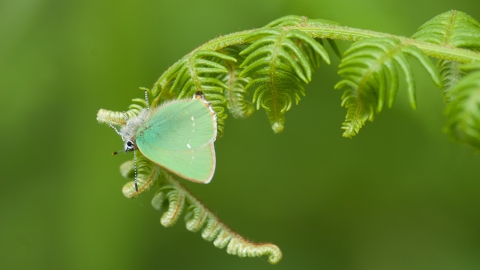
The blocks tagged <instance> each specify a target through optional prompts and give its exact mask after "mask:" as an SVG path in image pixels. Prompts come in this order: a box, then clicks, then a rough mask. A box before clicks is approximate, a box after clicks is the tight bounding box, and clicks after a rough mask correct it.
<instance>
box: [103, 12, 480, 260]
mask: <svg viewBox="0 0 480 270" xmlns="http://www.w3.org/2000/svg"><path fill="white" fill-rule="evenodd" d="M325 40H326V41H327V42H328V43H329V44H330V47H331V48H332V50H333V52H334V53H335V54H336V55H337V56H339V57H340V58H342V57H341V55H342V54H341V52H340V51H339V49H338V48H337V46H336V44H335V41H348V42H353V44H352V45H351V46H350V48H348V49H347V50H346V51H345V52H344V56H343V59H342V60H341V63H340V66H339V74H340V75H341V76H342V79H341V81H340V82H338V83H337V84H336V86H335V88H336V89H342V90H344V93H343V95H342V106H344V107H346V108H347V115H346V120H345V122H344V124H343V127H342V129H344V133H343V136H345V137H352V136H354V135H356V134H357V133H358V132H359V130H360V128H361V127H362V126H363V125H364V124H365V123H366V121H367V120H373V119H374V117H375V115H376V114H377V113H379V112H380V111H381V110H382V109H383V107H384V106H385V103H386V104H387V106H388V107H391V106H392V104H393V102H394V100H395V97H396V94H397V92H398V89H399V74H398V73H399V71H398V70H401V73H403V74H404V77H405V82H406V88H407V94H408V98H409V102H410V105H411V106H412V107H413V108H416V98H415V96H416V88H415V80H414V76H413V71H412V69H411V67H410V64H409V62H408V61H407V57H412V58H414V59H416V60H418V61H419V62H420V63H421V65H422V66H423V67H424V68H425V69H426V70H427V72H428V73H429V74H430V77H431V78H432V80H433V82H434V84H435V85H436V86H438V87H443V90H444V97H445V101H446V103H447V105H446V106H447V107H446V111H445V112H446V117H447V125H446V127H445V131H446V132H447V133H449V134H450V136H451V137H452V138H453V139H454V140H456V141H459V142H460V143H466V144H469V145H472V146H473V147H475V148H477V149H480V53H479V52H478V51H480V24H479V23H478V22H477V21H476V20H474V19H473V18H471V17H470V16H468V15H466V14H465V13H462V12H458V11H449V12H446V13H443V14H440V15H438V16H436V17H435V18H433V19H432V20H430V21H428V22H427V23H425V24H424V25H423V26H421V27H420V29H419V30H418V32H417V33H415V34H414V35H413V37H412V38H406V37H400V36H394V35H391V34H388V33H379V32H373V31H368V30H363V29H356V28H351V27H347V26H343V25H341V24H339V23H336V22H332V21H328V20H311V19H308V18H306V17H301V16H285V17H283V18H280V19H277V20H275V21H273V22H271V23H269V24H267V25H266V26H264V27H262V28H259V29H253V30H247V31H242V32H238V33H232V34H229V35H225V36H220V37H217V38H215V39H213V40H211V41H209V42H207V43H205V44H203V45H201V46H199V47H198V48H196V49H195V50H193V51H192V52H190V53H189V54H187V55H186V56H184V57H183V58H181V59H180V60H179V61H178V62H176V63H175V64H173V65H172V66H171V67H170V68H169V69H168V70H167V71H165V72H164V73H163V74H162V75H161V76H160V78H159V79H158V80H157V82H155V84H154V85H153V87H152V88H151V89H143V90H146V91H147V93H148V96H149V97H150V100H151V101H152V102H151V104H150V107H157V106H158V105H160V104H161V103H163V102H165V101H167V100H170V99H179V98H185V97H188V96H192V95H193V93H195V92H197V91H201V92H203V93H204V95H205V97H206V99H207V100H208V101H209V102H210V103H211V104H212V107H213V109H214V111H215V112H216V114H217V121H218V136H221V135H222V134H223V133H224V129H225V121H226V118H227V110H226V109H227V108H228V111H229V112H230V114H232V115H233V116H234V117H236V118H247V117H249V116H250V115H252V113H253V112H254V110H255V109H260V108H263V109H264V110H265V111H266V113H267V116H268V119H269V121H270V125H271V127H272V129H273V131H274V132H281V131H282V130H283V129H284V124H285V114H286V112H287V111H288V110H289V109H290V108H291V107H292V105H293V103H296V104H298V102H299V101H300V99H301V97H302V96H304V95H305V88H304V85H305V84H307V83H309V82H310V81H311V80H312V74H313V71H314V69H315V68H318V67H319V66H320V64H321V62H322V61H323V62H326V63H327V64H329V63H330V59H329V56H328V53H327V51H326V50H325V49H324V46H323V43H324V41H325ZM428 57H433V58H436V59H438V62H437V66H435V65H433V64H432V63H431V62H430V59H429V58H428ZM464 63H470V64H467V65H464ZM250 93H253V94H252V95H250ZM146 107H148V104H147V103H146V101H145V100H144V99H134V100H133V104H132V105H130V107H129V109H128V110H127V111H125V112H115V111H109V110H104V109H101V110H100V111H99V112H98V114H97V120H98V121H99V122H100V123H105V124H107V125H111V126H114V127H121V126H123V125H125V124H126V119H128V118H132V117H134V116H136V115H138V114H139V112H140V111H141V110H142V109H144V108H146ZM134 166H135V164H134V162H133V161H128V162H126V163H124V164H122V166H121V168H120V171H121V174H122V175H123V176H124V177H126V178H127V179H133V177H134V171H135V170H134ZM136 166H137V182H138V184H139V189H138V192H137V191H136V190H135V187H134V184H133V181H132V182H129V183H127V184H125V186H124V187H123V193H124V195H125V196H126V197H127V198H133V197H137V196H140V195H141V194H144V192H145V191H147V190H150V189H152V188H154V187H158V190H157V192H156V193H155V195H154V197H153V199H152V206H153V207H154V208H155V209H158V210H160V211H163V212H164V213H163V215H162V218H161V221H160V222H161V224H162V225H163V226H172V225H174V224H175V223H176V222H177V221H178V219H179V217H180V216H181V214H182V213H185V220H186V223H187V229H188V230H190V231H202V237H203V238H204V239H205V240H207V241H213V243H214V245H215V246H217V247H219V248H223V247H227V252H228V253H229V254H235V255H238V256H240V257H245V256H253V257H259V256H264V255H265V256H268V258H269V262H270V263H277V262H278V261H279V260H280V259H281V257H282V253H281V251H280V249H279V248H278V247H277V246H276V245H273V244H270V243H266V244H255V243H252V242H249V241H247V240H245V238H243V237H242V236H240V235H238V234H237V233H234V232H232V231H231V230H230V229H229V228H228V227H227V226H226V225H225V224H223V223H222V222H221V221H220V220H219V219H218V218H217V217H216V216H215V215H213V213H212V212H211V211H209V210H208V209H207V208H206V207H205V206H204V205H203V204H201V203H200V201H199V200H198V199H196V198H195V197H194V195H193V194H191V193H190V192H189V191H188V190H186V189H185V187H183V186H182V185H181V184H179V182H178V181H177V180H176V178H175V177H174V176H173V175H172V174H171V173H168V172H167V171H165V170H164V169H162V168H161V167H159V166H157V165H155V164H154V163H152V162H151V161H150V160H148V159H146V158H145V157H144V156H142V155H141V153H138V154H137V162H136ZM220 180H221V179H219V181H220Z"/></svg>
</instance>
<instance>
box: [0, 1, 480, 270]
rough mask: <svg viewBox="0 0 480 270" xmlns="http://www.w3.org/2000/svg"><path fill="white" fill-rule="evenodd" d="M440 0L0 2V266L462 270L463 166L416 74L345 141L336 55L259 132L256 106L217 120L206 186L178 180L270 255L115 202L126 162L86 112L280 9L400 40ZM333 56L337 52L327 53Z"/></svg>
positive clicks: (434, 94) (143, 205)
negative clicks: (413, 99) (246, 253)
mask: <svg viewBox="0 0 480 270" xmlns="http://www.w3.org/2000/svg"><path fill="white" fill-rule="evenodd" d="M451 9H457V10H461V11H465V12H467V13H468V14H470V15H471V16H473V17H474V18H476V19H477V20H480V10H479V9H478V2H476V1H471V0H456V1H452V0H449V1H446V0H445V1H443V0H442V1H440V0H437V1H418V0H415V1H414V0H404V1H384V0H370V1H345V0H337V1H311V0H296V1H287V0H283V1H282V0H277V1H256V0H255V1H254V0H244V1H218V0H217V1H213V0H211V1H146V0H145V1H124V0H120V1H98V0H84V1H60V0H2V1H0V100H1V102H2V105H1V118H0V121H1V127H2V128H1V132H0V141H1V143H2V147H1V148H2V154H3V155H2V158H1V162H0V166H1V167H0V168H1V173H2V177H1V179H2V186H1V188H0V192H1V193H0V216H1V218H0V269H189V268H190V269H279V270H280V269H365V270H367V269H368V270H372V269H480V211H479V209H480V196H479V195H480V183H479V180H480V172H479V166H478V165H479V162H480V157H479V156H478V155H476V154H475V152H474V151H473V150H472V149H471V148H468V147H464V146H460V145H457V144H455V143H452V142H450V141H449V139H448V137H447V136H446V135H445V134H443V133H442V132H441V129H442V126H443V125H444V123H445V120H444V117H443V101H442V96H441V90H439V89H436V88H435V87H434V86H433V83H432V82H431V81H430V80H429V79H428V78H427V76H426V75H427V74H426V72H425V71H423V70H421V69H419V68H418V67H419V65H417V64H416V63H414V64H413V65H414V66H415V67H416V71H417V72H416V78H417V81H418V90H419V92H418V107H419V108H418V109H417V110H416V111H413V110H411V109H410V108H409V106H408V102H407V100H406V95H405V93H404V91H403V92H402V91H401V92H400V93H399V97H398V99H397V101H396V103H395V105H394V108H392V109H386V110H384V112H382V114H380V115H379V116H378V117H377V119H376V120H375V122H374V123H368V124H367V125H366V127H365V128H364V129H363V130H362V131H361V132H360V135H358V136H357V137H356V138H354V139H352V140H349V139H345V138H342V137H341V133H342V131H341V130H340V127H341V123H342V121H343V119H344V117H345V113H346V110H345V109H343V108H341V107H340V96H341V92H339V91H334V90H333V86H334V84H335V82H336V81H338V80H339V77H338V75H337V74H336V71H337V67H336V65H338V59H336V58H335V56H334V55H333V54H332V58H333V59H334V61H333V64H332V65H331V66H327V65H324V66H322V67H321V68H320V69H319V70H317V71H316V72H315V74H314V79H313V82H312V83H311V84H310V85H308V86H307V88H306V90H307V97H305V98H304V99H303V100H302V101H301V102H300V104H299V106H295V107H294V108H293V109H292V110H291V111H290V112H289V113H288V114H287V116H286V117H287V122H286V128H285V131H284V132H283V133H281V134H273V132H272V131H271V129H270V126H269V123H268V120H267V117H266V115H265V113H264V112H263V111H258V112H256V113H255V114H254V116H253V117H251V118H250V119H247V120H236V119H233V118H232V117H229V119H228V121H227V124H226V127H225V136H224V137H223V138H221V139H220V140H218V141H217V143H216V150H217V171H216V175H215V177H214V179H213V181H212V182H211V183H210V184H209V185H198V184H193V183H185V182H183V183H185V184H186V185H187V186H188V187H189V188H190V189H191V190H192V191H193V192H194V193H195V194H196V195H197V196H198V197H199V198H200V199H201V200H202V201H203V202H204V203H205V204H206V205H207V206H208V207H209V208H210V209H211V210H212V211H213V212H214V213H216V214H217V215H218V216H219V217H220V219H222V220H223V221H224V222H225V223H226V224H227V225H229V226H230V227H231V228H232V229H233V230H235V231H237V232H239V233H240V234H241V235H243V236H245V237H247V238H248V239H250V240H252V241H259V242H265V241H269V242H273V243H275V244H277V245H278V246H279V247H280V248H281V249H282V251H283V254H284V258H283V260H282V261H281V262H280V263H279V264H278V265H276V266H271V265H269V264H268V262H267V261H266V259H265V258H262V259H258V258H245V259H241V258H238V257H235V256H230V255H227V254H226V252H225V250H220V249H217V248H215V247H214V246H213V244H212V243H209V242H206V241H204V240H203V239H202V238H201V236H200V234H199V233H191V232H189V231H187V230H186V229H185V227H184V226H185V225H184V223H183V221H180V222H179V223H177V224H176V225H175V226H174V227H172V228H164V227H162V226H161V225H160V224H159V218H160V213H159V212H156V211H155V210H153V208H152V207H151V206H150V205H149V199H150V198H151V195H148V194H147V195H145V196H144V198H140V199H136V200H128V199H126V198H125V197H123V195H122V193H121V188H122V186H123V184H124V183H125V182H126V180H124V179H123V178H122V177H121V176H120V174H119V172H118V167H119V165H120V164H121V163H122V162H123V161H125V160H128V159H131V158H132V156H131V154H130V155H120V156H116V157H112V156H110V153H111V152H112V151H114V150H118V149H120V148H122V142H121V139H120V138H119V136H118V135H117V134H115V132H114V131H113V130H112V129H111V128H109V127H107V126H102V125H99V124H98V123H97V122H96V120H95V118H96V113H97V111H98V109H100V108H105V109H110V110H116V111H121V110H125V109H126V108H127V106H128V105H129V104H130V100H131V99H132V98H135V97H142V92H141V91H139V90H138V87H140V86H145V87H150V86H151V85H152V84H153V83H154V82H155V80H156V79H157V78H158V77H159V76H160V74H161V73H162V72H163V71H164V70H165V69H166V68H168V67H169V66H170V65H171V64H173V63H174V62H175V61H176V60H178V59H180V58H181V57H182V56H183V55H185V54H187V53H189V52H190V51H191V50H192V49H194V48H195V47H196V46H198V45H200V44H203V43H204V42H206V41H208V40H209V39H212V38H214V37H216V36H218V35H222V34H228V33H231V32H235V31H240V30H244V29H251V28H255V27H261V26H263V25H265V24H267V23H268V22H270V21H272V20H274V19H277V18H279V17H281V16H284V15H289V14H296V15H305V16H308V17H310V18H318V19H329V20H334V21H338V22H341V23H343V24H345V25H348V26H352V27H358V28H365V29H371V30H375V31H384V32H390V33H393V34H398V35H404V36H410V35H412V34H413V33H414V32H415V31H416V29H417V27H419V26H420V25H421V24H423V23H424V22H426V21H427V20H429V19H431V18H432V17H434V16H435V15H438V14H440V13H443V12H445V11H448V10H451ZM339 45H340V47H341V48H346V44H342V43H340V44H339Z"/></svg>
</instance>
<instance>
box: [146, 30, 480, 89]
mask: <svg viewBox="0 0 480 270" xmlns="http://www.w3.org/2000/svg"><path fill="white" fill-rule="evenodd" d="M276 28H278V27H276ZM283 29H297V30H299V31H302V32H304V33H306V34H308V35H310V36H311V37H313V38H328V39H332V40H341V41H349V42H355V41H358V40H361V39H365V38H381V37H387V38H394V39H398V40H400V41H401V42H402V43H404V44H406V45H414V46H416V47H417V48H419V49H420V50H422V51H423V52H424V53H425V54H426V55H428V56H431V57H435V58H439V59H446V60H450V61H456V62H461V63H469V62H473V61H480V53H478V52H474V51H471V50H466V49H461V48H455V47H452V46H447V45H437V44H433V43H428V42H423V41H418V40H415V39H412V38H407V37H402V36H396V35H392V34H387V33H382V32H375V31H370V30H364V29H358V28H353V27H347V26H339V25H328V24H325V25H323V24H322V25H308V26H303V25H298V26H288V27H283ZM255 31H258V29H251V30H245V31H240V32H236V33H232V34H228V35H224V36H219V37H217V38H214V39H212V40H210V41H208V42H207V43H205V44H203V45H201V46H199V47H197V48H196V49H195V50H194V51H193V52H195V51H198V50H213V51H217V50H220V49H223V48H225V47H229V46H232V45H238V44H244V43H246V41H247V39H246V38H247V37H248V36H249V35H250V34H251V33H253V32H255ZM193 52H191V53H193ZM191 53H189V54H187V55H186V56H184V58H185V57H188V55H190V54H191ZM184 58H182V59H180V60H179V61H178V62H176V63H175V64H173V65H172V66H171V67H170V68H169V69H167V71H165V72H164V73H163V74H162V76H160V78H159V79H158V80H157V82H155V84H154V87H160V88H163V87H164V86H165V85H166V83H167V76H165V74H168V73H169V70H173V69H176V68H177V66H178V65H179V64H181V63H182V62H183V59H184Z"/></svg>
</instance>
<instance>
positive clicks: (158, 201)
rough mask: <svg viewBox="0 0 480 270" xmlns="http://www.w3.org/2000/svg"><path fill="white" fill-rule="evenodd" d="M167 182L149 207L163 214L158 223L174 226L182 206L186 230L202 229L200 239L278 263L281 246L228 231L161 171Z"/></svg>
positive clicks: (234, 251) (209, 212) (244, 254)
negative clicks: (250, 239)
mask: <svg viewBox="0 0 480 270" xmlns="http://www.w3.org/2000/svg"><path fill="white" fill-rule="evenodd" d="M163 172H164V174H163V176H164V178H165V179H166V180H167V182H168V184H166V185H164V186H163V187H161V188H160V189H159V190H158V191H157V193H156V194H155V195H154V197H153V199H152V206H153V207H154V208H155V209H157V210H159V211H162V210H163V209H166V211H165V212H164V213H163V215H162V217H161V219H160V223H161V224H162V225H163V226H165V227H169V226H173V225H174V224H175V223H176V221H177V220H178V219H179V217H180V216H181V214H182V213H183V210H184V208H185V207H187V213H186V215H185V222H186V227H187V229H188V230H189V231H192V232H197V231H200V230H201V231H202V237H203V239H205V240H207V241H209V242H211V241H213V244H214V246H216V247H218V248H224V247H226V248H227V253H228V254H231V255H237V256H239V257H261V256H268V261H269V262H270V263H271V264H276V263H278V262H279V261H280V260H281V258H282V252H281V251H280V249H279V248H278V247H277V246H276V245H274V244H271V243H253V242H250V241H248V240H246V239H244V238H243V237H242V236H240V235H239V234H237V233H235V232H233V231H232V230H230V229H229V228H228V227H227V226H226V225H225V224H223V223H222V222H221V221H220V220H219V219H218V218H217V217H216V216H215V215H214V214H213V213H212V212H211V211H210V210H208V209H207V208H206V207H205V206H204V205H203V204H202V203H201V202H200V201H198V199H196V198H195V197H194V196H193V195H192V194H191V193H190V192H189V191H188V190H187V189H186V188H185V187H184V186H182V185H180V183H178V181H177V180H176V179H175V178H174V176H173V175H171V174H170V173H168V172H166V171H163Z"/></svg>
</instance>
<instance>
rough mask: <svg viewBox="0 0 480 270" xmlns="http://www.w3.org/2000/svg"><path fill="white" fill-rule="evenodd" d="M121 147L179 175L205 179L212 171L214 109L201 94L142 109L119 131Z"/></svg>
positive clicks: (194, 179)
mask: <svg viewBox="0 0 480 270" xmlns="http://www.w3.org/2000/svg"><path fill="white" fill-rule="evenodd" d="M118 133H119V134H120V135H121V136H122V139H123V141H124V142H125V145H124V151H125V152H128V151H134V150H136V149H138V150H139V151H140V152H141V153H142V154H143V155H144V156H145V157H146V158H148V159H149V160H151V161H152V162H154V163H156V164H157V165H159V166H161V167H163V168H165V169H167V170H168V171H171V172H173V173H175V174H177V175H179V176H180V177H182V178H185V179H187V180H190V181H193V182H200V183H208V182H210V180H211V179H212V177H213V173H214V171H215V162H216V161H215V149H214V145H213V143H214V141H215V138H216V136H217V121H216V115H215V112H214V111H213V110H212V108H211V106H210V104H208V103H207V102H206V101H205V100H204V99H203V95H198V94H197V95H195V97H194V98H193V99H180V100H174V101H170V102H166V103H164V104H162V105H161V106H159V107H157V108H155V109H144V110H142V111H140V113H139V114H138V115H137V117H135V118H132V119H128V120H127V123H126V125H125V126H124V127H122V129H121V130H120V131H119V132H118Z"/></svg>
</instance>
